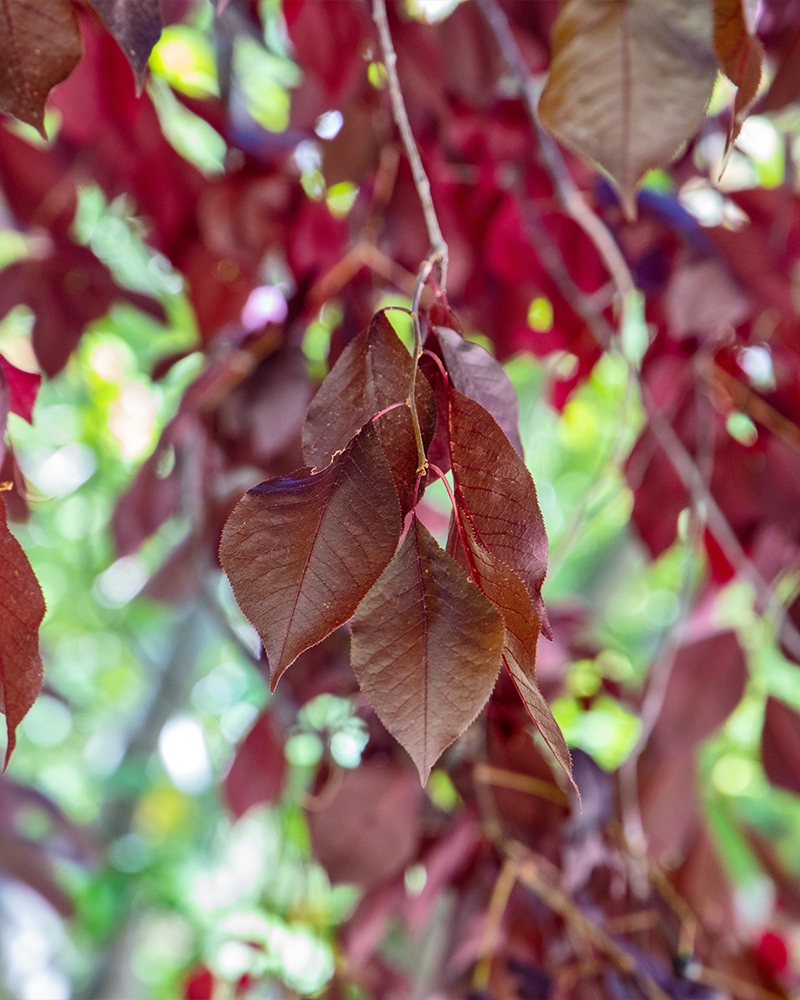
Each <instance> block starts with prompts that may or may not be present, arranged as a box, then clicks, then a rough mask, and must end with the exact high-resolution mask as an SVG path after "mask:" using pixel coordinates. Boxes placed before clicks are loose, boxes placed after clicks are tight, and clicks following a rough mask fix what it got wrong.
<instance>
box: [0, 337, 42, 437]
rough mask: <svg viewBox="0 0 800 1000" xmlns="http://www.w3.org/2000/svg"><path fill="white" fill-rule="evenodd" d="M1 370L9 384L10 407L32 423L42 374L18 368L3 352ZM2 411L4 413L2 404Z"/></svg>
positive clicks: (0, 358) (0, 411) (0, 357)
mask: <svg viewBox="0 0 800 1000" xmlns="http://www.w3.org/2000/svg"><path fill="white" fill-rule="evenodd" d="M0 372H2V373H3V375H4V376H5V380H6V384H7V385H8V409H9V410H10V411H11V412H12V413H16V414H17V416H18V417H22V418H23V420H27V421H28V423H31V422H32V419H33V404H34V403H35V402H36V394H37V393H38V392H39V386H40V385H41V384H42V376H41V375H37V374H36V372H26V371H23V370H22V369H21V368H17V367H16V366H15V365H12V364H11V362H10V361H7V360H6V359H5V358H4V357H3V355H2V354H0ZM0 413H2V407H1V406H0Z"/></svg>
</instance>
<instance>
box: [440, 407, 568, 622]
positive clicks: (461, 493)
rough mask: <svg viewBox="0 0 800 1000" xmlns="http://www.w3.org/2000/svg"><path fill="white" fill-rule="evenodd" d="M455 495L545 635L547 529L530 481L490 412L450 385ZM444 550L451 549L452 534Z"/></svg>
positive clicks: (481, 539) (478, 536)
mask: <svg viewBox="0 0 800 1000" xmlns="http://www.w3.org/2000/svg"><path fill="white" fill-rule="evenodd" d="M447 404H448V425H449V431H450V460H451V464H452V468H453V481H454V484H455V495H456V499H457V501H458V503H459V506H460V507H461V509H462V510H463V511H464V512H465V515H466V516H467V517H468V518H469V520H470V521H471V523H472V527H473V528H474V530H475V535H476V537H477V538H478V539H479V540H480V542H481V543H482V544H483V545H484V546H485V548H486V549H487V550H488V552H489V553H490V554H491V555H492V556H495V557H496V558H498V559H499V560H500V561H501V562H503V563H505V565H506V566H508V567H509V568H510V569H512V570H513V571H514V572H515V573H516V574H517V575H518V576H519V577H520V579H521V580H522V582H523V583H524V584H525V586H526V587H527V589H528V593H529V594H530V596H531V598H532V600H533V603H534V607H535V609H536V612H537V614H538V615H539V619H540V627H541V629H542V631H543V632H544V634H545V635H547V636H548V637H550V638H552V633H551V632H550V625H549V622H548V620H547V612H546V610H545V607H544V602H543V601H542V584H543V583H544V578H545V575H546V573H547V533H546V532H545V527H544V520H543V519H542V512H541V510H540V509H539V502H538V500H537V498H536V487H535V486H534V484H533V479H532V478H531V474H530V472H529V471H528V469H527V467H526V465H525V463H524V462H523V461H522V459H521V458H520V457H519V455H518V454H517V453H516V452H515V451H514V449H513V447H512V446H511V444H510V443H509V441H508V438H507V437H506V435H505V434H504V433H503V431H502V430H501V429H500V427H499V426H498V424H497V422H496V421H495V419H494V417H492V415H491V414H490V413H489V412H488V411H487V410H485V409H484V408H483V407H482V406H481V405H480V403H476V402H475V401H474V400H472V399H469V397H467V396H465V395H463V393H460V392H458V391H457V390H455V389H453V388H451V389H450V390H449V392H448V397H447ZM448 551H449V552H451V553H454V552H455V551H456V550H455V547H454V544H453V538H452V534H451V539H450V541H449V542H448Z"/></svg>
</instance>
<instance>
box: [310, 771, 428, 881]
mask: <svg viewBox="0 0 800 1000" xmlns="http://www.w3.org/2000/svg"><path fill="white" fill-rule="evenodd" d="M331 780H334V779H331ZM322 794H323V796H324V792H323V793H322ZM421 800H422V791H421V789H420V787H419V784H418V783H417V782H416V781H415V780H414V776H413V774H412V773H411V772H410V771H409V770H407V769H406V768H405V767H402V766H400V765H399V764H396V763H388V764H382V763H380V762H378V761H366V762H365V763H363V764H362V765H361V766H360V767H358V768H356V769H355V770H352V771H345V772H344V774H343V775H342V779H341V784H339V786H338V790H337V791H336V794H335V795H334V796H333V797H332V798H330V797H327V800H326V799H325V798H323V802H325V804H324V805H322V808H319V807H318V808H315V809H310V810H309V811H308V814H307V815H308V829H309V833H310V834H311V843H312V845H313V848H314V854H315V855H316V857H317V859H318V860H319V862H320V864H321V865H322V866H323V868H324V869H325V871H326V872H327V873H328V875H329V877H330V879H331V881H332V882H357V883H358V884H359V885H361V886H364V887H365V888H367V889H369V888H371V887H372V886H375V885H378V884H379V883H381V882H383V881H385V880H386V879H388V878H391V876H392V875H395V874H397V873H398V872H401V871H402V870H403V869H404V868H405V867H406V865H407V864H408V863H409V862H410V861H411V860H412V859H413V857H414V855H415V854H416V851H417V844H418V841H419V826H418V823H419V818H418V813H419V808H420V803H421Z"/></svg>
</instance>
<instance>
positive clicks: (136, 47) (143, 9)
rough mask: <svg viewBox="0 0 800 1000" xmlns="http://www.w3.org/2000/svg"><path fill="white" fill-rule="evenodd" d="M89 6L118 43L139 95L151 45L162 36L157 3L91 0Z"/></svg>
mask: <svg viewBox="0 0 800 1000" xmlns="http://www.w3.org/2000/svg"><path fill="white" fill-rule="evenodd" d="M90 2H91V5H92V7H94V9H95V10H96V11H97V13H98V14H99V15H100V17H101V18H102V19H103V23H104V24H105V26H106V27H107V28H108V30H109V31H110V32H111V34H112V35H113V36H114V38H115V39H116V40H117V43H118V44H119V47H120V48H121V49H122V51H123V52H124V53H125V58H126V59H127V60H128V62H129V63H130V64H131V69H132V70H133V75H134V76H135V77H136V91H137V93H141V91H142V87H143V86H144V74H145V71H146V69H147V61H148V59H149V58H150V53H151V52H152V51H153V46H154V45H155V44H156V42H157V41H158V39H159V38H160V37H161V9H160V6H159V0H90Z"/></svg>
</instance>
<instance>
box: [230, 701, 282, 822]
mask: <svg viewBox="0 0 800 1000" xmlns="http://www.w3.org/2000/svg"><path fill="white" fill-rule="evenodd" d="M285 773H286V757H285V756H284V753H283V741H282V740H279V739H278V738H277V737H276V735H275V732H274V722H273V719H272V716H271V714H270V713H269V712H265V713H264V714H263V715H262V716H261V717H260V718H259V719H257V720H256V723H255V725H254V726H253V728H252V729H251V730H250V732H249V733H248V734H247V736H246V737H245V739H244V741H243V742H242V744H241V746H240V747H239V749H238V750H237V751H236V757H235V758H234V760H233V764H232V765H231V769H230V771H228V773H227V775H226V776H225V798H226V799H227V802H228V806H229V807H230V810H231V812H232V813H233V815H234V816H235V817H236V818H237V819H238V818H239V817H240V816H243V815H244V814H245V813H246V812H247V810H248V809H250V808H252V807H253V806H256V805H260V804H261V803H262V802H273V801H274V800H275V799H277V798H278V796H279V795H280V793H281V788H282V787H283V778H284V775H285Z"/></svg>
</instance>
